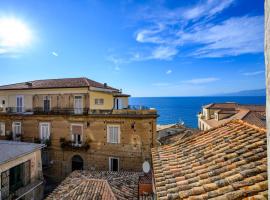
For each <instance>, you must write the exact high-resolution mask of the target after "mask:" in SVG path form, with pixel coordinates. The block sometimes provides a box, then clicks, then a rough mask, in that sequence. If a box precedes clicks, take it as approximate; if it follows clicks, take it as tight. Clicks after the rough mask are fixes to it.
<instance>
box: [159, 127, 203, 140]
mask: <svg viewBox="0 0 270 200" xmlns="http://www.w3.org/2000/svg"><path fill="white" fill-rule="evenodd" d="M198 131H199V130H198V129H193V128H188V127H186V126H184V125H180V124H175V125H173V126H168V127H165V128H163V129H159V130H157V133H158V137H157V139H158V141H159V142H160V143H161V144H170V143H173V142H176V141H178V140H180V139H182V138H184V137H186V136H188V135H190V134H195V133H197V132H198Z"/></svg>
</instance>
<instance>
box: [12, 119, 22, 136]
mask: <svg viewBox="0 0 270 200" xmlns="http://www.w3.org/2000/svg"><path fill="white" fill-rule="evenodd" d="M16 123H18V124H19V127H20V135H22V122H18V121H15V122H12V133H13V136H14V137H16V134H17V133H15V126H17V125H16Z"/></svg>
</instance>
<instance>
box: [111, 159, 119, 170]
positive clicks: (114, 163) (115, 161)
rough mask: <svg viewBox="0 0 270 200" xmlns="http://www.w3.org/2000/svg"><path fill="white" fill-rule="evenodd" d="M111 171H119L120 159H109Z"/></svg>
mask: <svg viewBox="0 0 270 200" xmlns="http://www.w3.org/2000/svg"><path fill="white" fill-rule="evenodd" d="M109 170H110V171H119V158H113V157H109Z"/></svg>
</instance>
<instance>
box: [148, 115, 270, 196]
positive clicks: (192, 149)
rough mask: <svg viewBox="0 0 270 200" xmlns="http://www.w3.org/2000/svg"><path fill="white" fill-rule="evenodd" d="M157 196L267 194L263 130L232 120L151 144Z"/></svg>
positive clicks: (265, 152)
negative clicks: (187, 135) (182, 136)
mask: <svg viewBox="0 0 270 200" xmlns="http://www.w3.org/2000/svg"><path fill="white" fill-rule="evenodd" d="M152 159H153V161H152V162H153V176H154V183H155V191H156V194H157V199H160V200H167V199H220V200H221V199H222V200H223V199H224V200H225V199H226V200H228V199H267V194H268V188H267V187H268V180H267V138H266V130H265V129H263V128H259V127H256V126H254V125H250V124H248V123H246V122H244V121H240V120H234V121H230V122H228V123H226V124H223V125H221V126H219V127H217V128H213V129H211V130H209V131H205V132H200V133H197V134H195V135H191V136H189V137H185V138H183V139H181V140H178V141H177V142H174V143H171V144H169V145H163V146H160V147H156V148H153V149H152Z"/></svg>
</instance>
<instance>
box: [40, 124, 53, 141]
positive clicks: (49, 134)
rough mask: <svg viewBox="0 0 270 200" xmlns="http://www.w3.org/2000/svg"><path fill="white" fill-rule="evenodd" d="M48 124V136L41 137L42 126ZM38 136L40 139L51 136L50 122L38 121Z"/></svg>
mask: <svg viewBox="0 0 270 200" xmlns="http://www.w3.org/2000/svg"><path fill="white" fill-rule="evenodd" d="M44 125H46V126H48V137H47V138H43V137H42V136H43V133H42V130H43V129H42V126H44ZM39 137H40V139H41V140H49V139H50V137H51V123H50V122H40V123H39Z"/></svg>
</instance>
